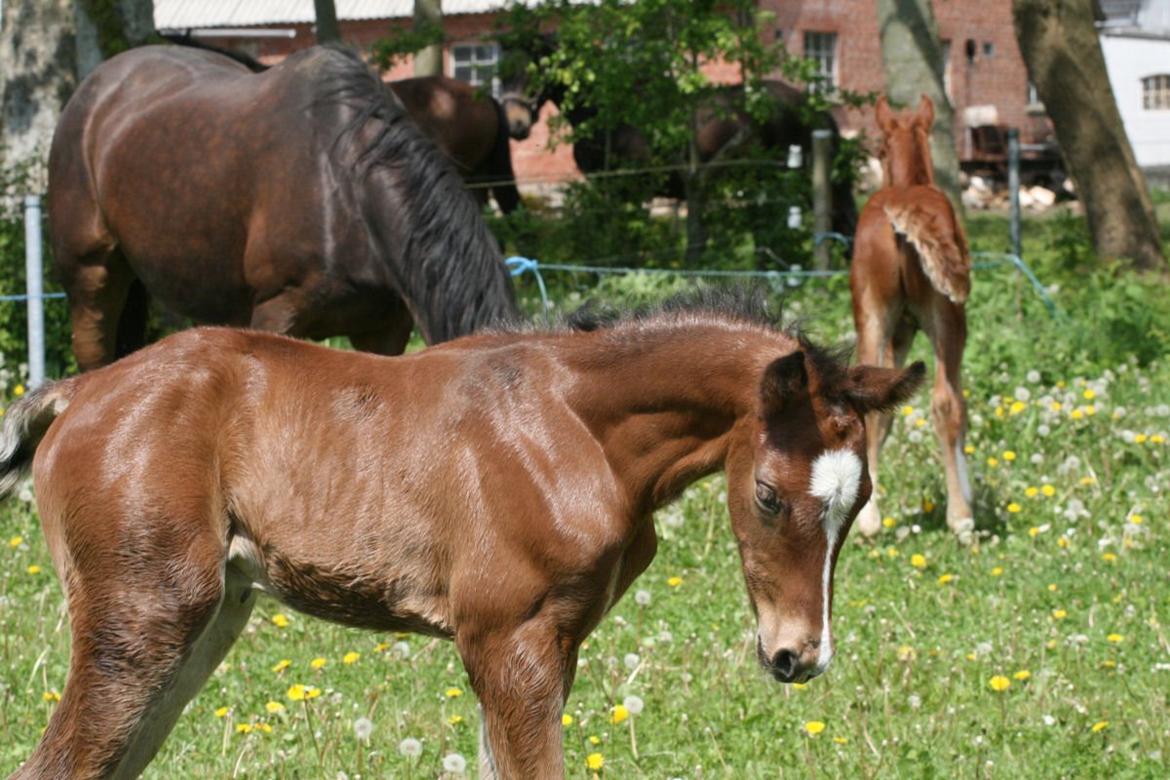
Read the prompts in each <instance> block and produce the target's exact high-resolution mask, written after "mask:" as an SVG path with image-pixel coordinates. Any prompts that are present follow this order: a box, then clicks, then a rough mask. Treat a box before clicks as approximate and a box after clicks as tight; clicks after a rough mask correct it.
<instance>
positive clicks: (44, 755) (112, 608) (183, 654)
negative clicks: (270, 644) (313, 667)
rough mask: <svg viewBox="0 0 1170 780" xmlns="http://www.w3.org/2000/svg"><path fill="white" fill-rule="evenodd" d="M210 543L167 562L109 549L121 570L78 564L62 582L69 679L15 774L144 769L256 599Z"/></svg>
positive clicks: (117, 774)
mask: <svg viewBox="0 0 1170 780" xmlns="http://www.w3.org/2000/svg"><path fill="white" fill-rule="evenodd" d="M211 541H212V542H213V543H214V544H213V545H200V544H198V543H193V544H191V545H190V547H188V548H187V549H176V550H174V551H173V552H174V555H173V556H172V557H171V558H161V557H159V558H155V559H149V558H145V557H143V556H139V557H138V559H137V560H128V559H126V558H120V557H119V556H117V555H113V556H108V555H103V556H100V557H104V558H105V562H106V563H107V564H110V563H115V562H116V563H118V564H120V566H121V567H122V568H120V569H117V570H111V571H109V572H105V573H97V572H86V571H85V570H84V569H80V568H79V569H78V570H74V571H73V572H72V573H71V574H72V576H70V577H68V578H65V579H66V581H67V582H69V583H70V588H69V590H70V614H71V620H72V624H73V626H72V627H73V650H72V657H71V658H70V668H69V678H68V680H67V682H66V685H65V692H64V694H63V695H62V697H61V703H60V704H59V705H58V706H57V709H56V710H55V711H54V712H53V716H52V718H51V719H50V721H49V726H48V728H47V729H46V730H45V734H44V736H43V737H42V738H41V741H40V743H39V744H38V745H37V747H36V750H35V751H34V752H33V754H32V756H30V757H29V759H28V761H27V762H26V763H25V764H24V765H23V766H22V767H21V768H20V769H18V770H17V771H16V773H15V774H14V775H13V776H12V777H13V778H20V779H21V780H25V779H27V780H32V779H33V778H36V779H37V780H45V779H46V778H62V779H63V778H71V779H78V778H134V777H137V776H138V775H139V774H141V772H142V770H143V769H144V768H145V767H146V765H147V764H148V763H149V762H150V760H151V759H152V758H153V757H154V755H155V754H156V753H157V752H158V749H159V747H160V746H161V745H162V743H163V740H164V739H165V738H166V736H167V734H169V733H170V731H171V728H172V727H173V726H174V724H175V722H176V721H177V720H178V718H179V715H180V714H181V713H182V711H183V707H184V706H185V705H186V703H187V702H188V701H190V700H191V699H192V698H193V697H194V696H195V694H196V693H198V691H199V689H200V688H201V687H202V686H203V684H204V682H206V680H207V678H208V677H209V676H210V675H211V673H212V672H213V671H214V670H215V668H216V667H217V666H218V665H219V663H220V661H221V660H222V659H223V657H224V655H226V653H227V651H228V649H229V648H230V647H231V645H232V643H233V642H234V641H235V640H236V638H237V637H238V636H239V635H240V632H241V631H243V629H244V626H245V624H246V623H247V620H248V615H249V614H250V613H251V610H252V605H253V603H254V601H255V597H254V596H253V592H252V588H251V585H252V583H251V581H250V580H249V579H248V578H246V577H245V576H244V575H242V574H240V573H239V572H238V571H237V570H236V569H235V568H234V567H232V566H230V565H229V566H228V567H227V568H226V570H225V569H224V568H223V564H222V557H220V558H218V559H217V557H216V556H215V555H214V552H215V551H214V546H216V545H218V540H211ZM200 548H202V549H200ZM209 548H210V549H209ZM103 552H106V551H103ZM209 553H210V554H209ZM91 557H93V556H91ZM131 572H133V573H131Z"/></svg>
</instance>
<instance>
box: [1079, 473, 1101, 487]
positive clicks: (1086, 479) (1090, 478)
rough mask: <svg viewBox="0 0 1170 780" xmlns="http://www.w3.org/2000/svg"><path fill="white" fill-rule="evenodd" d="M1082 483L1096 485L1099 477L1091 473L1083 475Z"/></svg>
mask: <svg viewBox="0 0 1170 780" xmlns="http://www.w3.org/2000/svg"><path fill="white" fill-rule="evenodd" d="M1080 483H1081V484H1082V485H1095V484H1097V478H1096V477H1094V476H1091V475H1089V476H1084V477H1081V479H1080Z"/></svg>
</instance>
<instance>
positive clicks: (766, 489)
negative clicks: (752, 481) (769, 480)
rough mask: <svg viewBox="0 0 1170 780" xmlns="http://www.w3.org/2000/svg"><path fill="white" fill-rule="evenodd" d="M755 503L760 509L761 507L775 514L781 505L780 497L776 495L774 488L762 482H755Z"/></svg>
mask: <svg viewBox="0 0 1170 780" xmlns="http://www.w3.org/2000/svg"><path fill="white" fill-rule="evenodd" d="M756 504H758V505H759V507H760V509H763V510H764V511H765V512H767V513H769V514H773V515H774V514H776V513H778V512H779V511H780V508H781V507H782V506H783V502H782V501H781V500H780V497H779V496H777V495H776V491H775V489H773V487H772V486H771V485H767V484H764V483H763V482H756Z"/></svg>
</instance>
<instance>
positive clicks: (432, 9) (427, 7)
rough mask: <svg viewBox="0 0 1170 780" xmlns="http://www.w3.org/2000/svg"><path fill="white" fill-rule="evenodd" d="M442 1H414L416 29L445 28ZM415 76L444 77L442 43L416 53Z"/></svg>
mask: <svg viewBox="0 0 1170 780" xmlns="http://www.w3.org/2000/svg"><path fill="white" fill-rule="evenodd" d="M442 5H443V4H442V2H441V0H414V29H415V30H416V31H423V30H427V29H435V28H439V29H441V28H442V26H443V8H442ZM414 75H416V76H442V75H443V45H442V44H441V43H435V44H431V45H430V46H428V47H426V48H425V49H422V50H420V51H417V52H415V53H414Z"/></svg>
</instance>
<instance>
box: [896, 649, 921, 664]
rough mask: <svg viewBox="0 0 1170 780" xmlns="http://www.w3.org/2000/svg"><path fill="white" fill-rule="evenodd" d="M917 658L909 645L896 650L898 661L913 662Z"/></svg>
mask: <svg viewBox="0 0 1170 780" xmlns="http://www.w3.org/2000/svg"><path fill="white" fill-rule="evenodd" d="M917 657H918V653H917V652H915V650H914V648H913V647H911V646H910V645H902V646H900V647H899V648H898V660H899V661H913V660H914V659H915V658H917Z"/></svg>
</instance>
